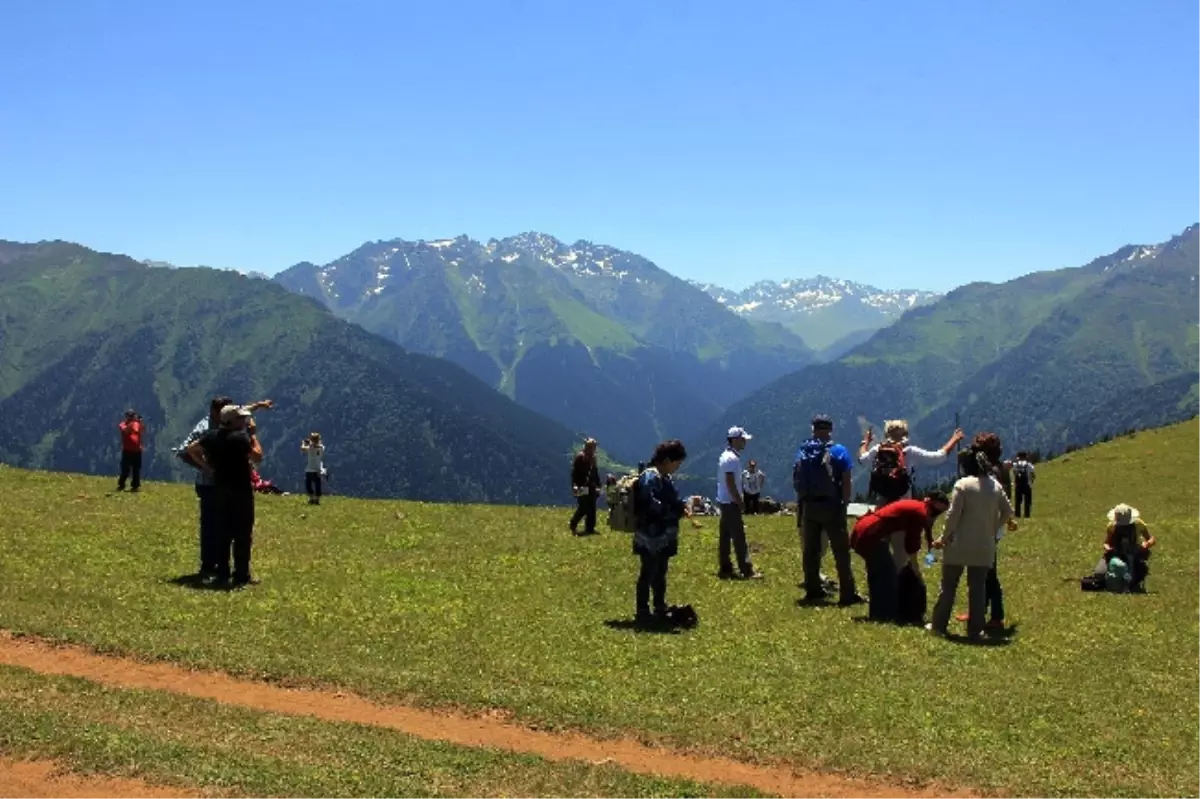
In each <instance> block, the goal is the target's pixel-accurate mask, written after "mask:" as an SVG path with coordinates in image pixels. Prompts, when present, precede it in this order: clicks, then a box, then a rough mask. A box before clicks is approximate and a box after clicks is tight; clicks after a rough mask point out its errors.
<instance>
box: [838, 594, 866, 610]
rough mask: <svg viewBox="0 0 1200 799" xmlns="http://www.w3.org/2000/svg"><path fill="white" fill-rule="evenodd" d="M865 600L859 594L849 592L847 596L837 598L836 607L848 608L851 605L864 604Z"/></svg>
mask: <svg viewBox="0 0 1200 799" xmlns="http://www.w3.org/2000/svg"><path fill="white" fill-rule="evenodd" d="M866 602H867V600H865V599H863V598H862V596H861V595H859V594H850V595H849V596H844V597H842V598H841V599H839V600H838V607H839V608H849V607H853V606H854V605H865V604H866Z"/></svg>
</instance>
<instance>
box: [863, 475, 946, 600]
mask: <svg viewBox="0 0 1200 799" xmlns="http://www.w3.org/2000/svg"><path fill="white" fill-rule="evenodd" d="M949 507H950V500H948V499H947V498H946V495H945V494H943V493H942V492H940V491H931V492H929V493H928V494H926V496H925V499H902V500H899V501H897V502H891V503H889V504H887V505H884V506H883V507H880V508H878V509H876V510H874V511H872V512H870V513H868V514H867V515H866V516H863V517H862V518H861V519H859V520H858V523H857V524H855V525H854V531H853V532H852V533H851V534H850V547H851V548H852V549H853V550H854V551H855V552H857V553H858V554H859V555H861V556H862V558H863V560H864V561H866V566H867V588H868V591H869V592H870V605H869V611H868V614H867V617H868V618H869V619H871V620H872V621H895V620H896V619H897V612H898V605H899V597H898V594H899V573H900V572H902V571H903V570H904V569H912V570H913V573H914V574H915V575H917V579H920V572H919V571H918V568H919V567H918V566H917V559H916V555H917V553H918V552H920V551H921V537H922V536H924V537H925V540H926V541H930V540H932V538H933V522H934V519H936V518H937V517H938V516H941V515H942V514H943V513H945V512H946V510H947V509H948V508H949ZM901 552H903V553H904V555H903V557H902V556H901V554H900V553H901Z"/></svg>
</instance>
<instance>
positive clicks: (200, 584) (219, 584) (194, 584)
mask: <svg viewBox="0 0 1200 799" xmlns="http://www.w3.org/2000/svg"><path fill="white" fill-rule="evenodd" d="M166 582H167V583H169V584H171V585H177V586H179V587H180V588H190V589H192V590H193V591H232V590H233V584H232V583H231V582H229V581H228V580H211V579H210V580H206V579H205V578H204V577H203V576H202V575H201V574H200V573H199V572H197V573H195V574H181V575H179V576H178V577H172V578H171V579H169V580H167V581H166Z"/></svg>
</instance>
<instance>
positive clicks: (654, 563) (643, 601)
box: [637, 552, 671, 616]
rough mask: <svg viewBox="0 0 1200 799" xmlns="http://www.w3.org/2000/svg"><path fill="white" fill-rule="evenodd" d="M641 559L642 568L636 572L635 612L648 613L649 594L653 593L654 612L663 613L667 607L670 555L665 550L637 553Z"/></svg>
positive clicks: (643, 614) (640, 614)
mask: <svg viewBox="0 0 1200 799" xmlns="http://www.w3.org/2000/svg"><path fill="white" fill-rule="evenodd" d="M638 554H639V555H640V557H641V559H642V569H641V571H640V572H638V580H637V614H638V615H639V616H648V615H649V614H650V595H651V594H653V595H654V612H655V613H663V612H664V611H666V609H667V566H668V565H669V564H670V563H671V556H670V555H668V554H666V553H665V552H656V553H653V554H650V553H647V552H640V553H638Z"/></svg>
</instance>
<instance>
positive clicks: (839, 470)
mask: <svg viewBox="0 0 1200 799" xmlns="http://www.w3.org/2000/svg"><path fill="white" fill-rule="evenodd" d="M829 462H830V463H831V464H833V468H834V471H835V472H836V474H837V475H838V476H839V477H841V476H842V475H844V474H846V473H847V472H849V471H850V470H851V469H853V468H854V460H853V459H852V458H851V457H850V451H849V450H848V449H846V448H845V447H843V446H842V445H841V444H834V445H833V446H831V447H830V448H829Z"/></svg>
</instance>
